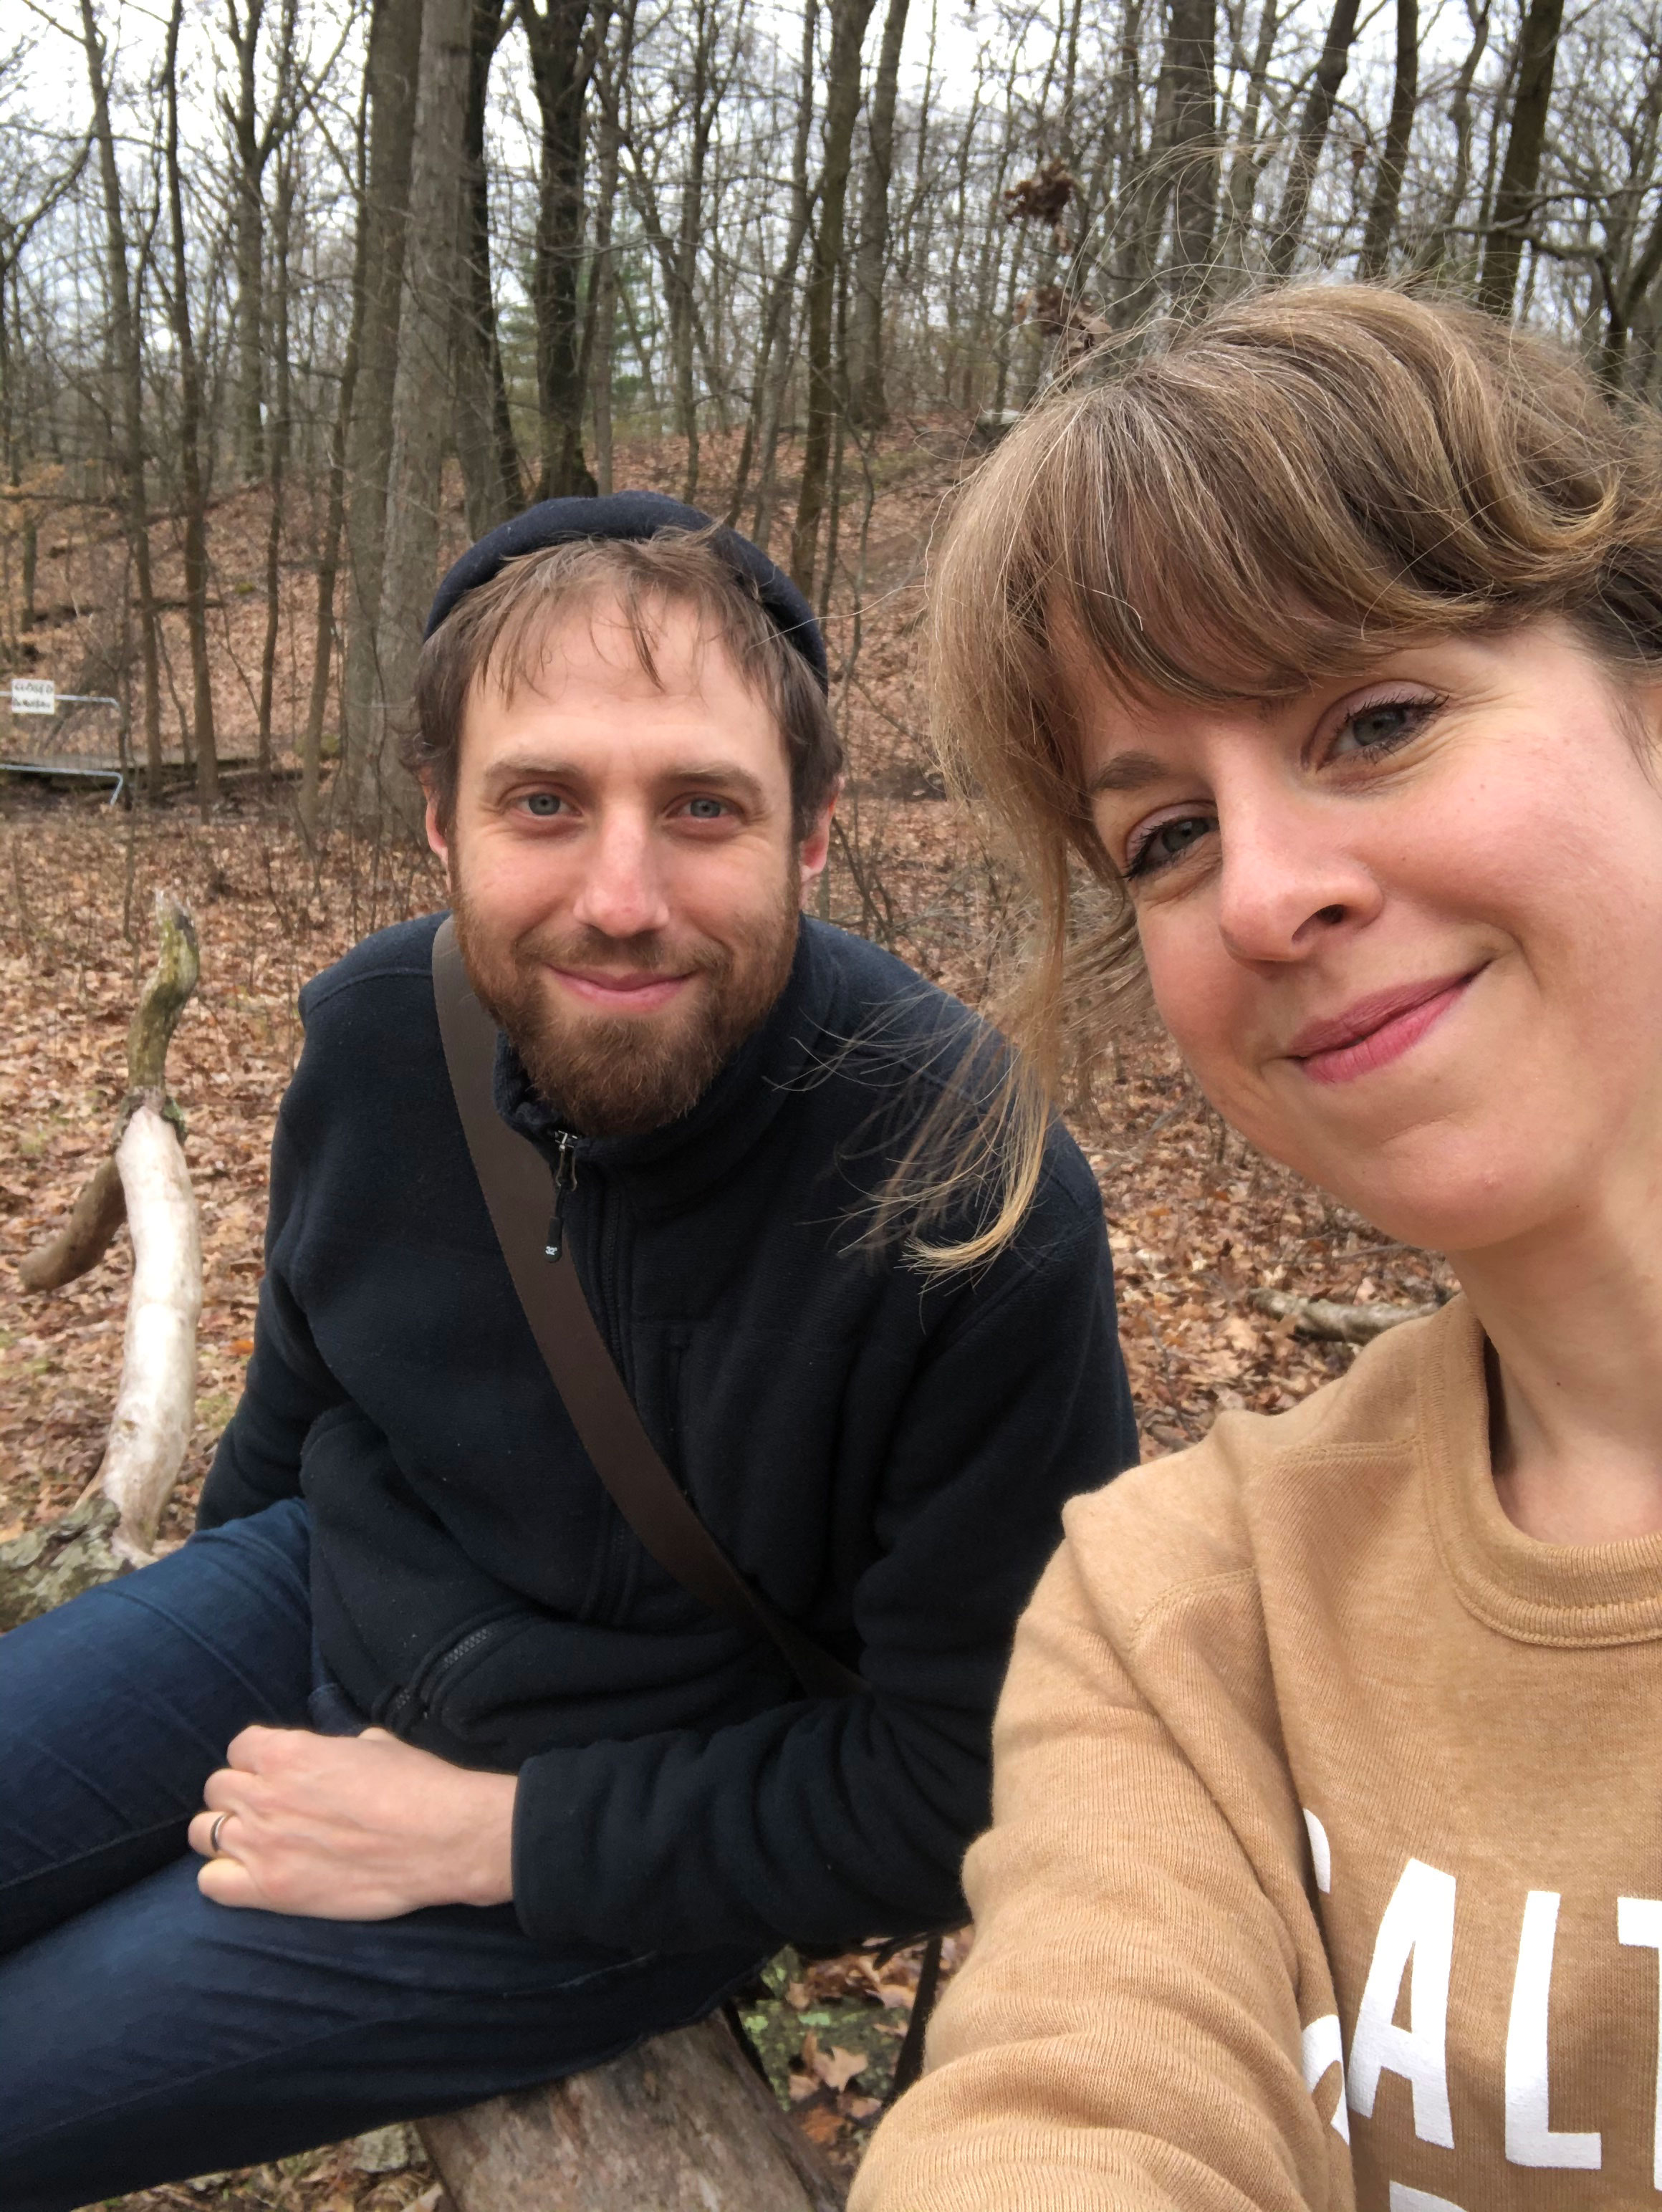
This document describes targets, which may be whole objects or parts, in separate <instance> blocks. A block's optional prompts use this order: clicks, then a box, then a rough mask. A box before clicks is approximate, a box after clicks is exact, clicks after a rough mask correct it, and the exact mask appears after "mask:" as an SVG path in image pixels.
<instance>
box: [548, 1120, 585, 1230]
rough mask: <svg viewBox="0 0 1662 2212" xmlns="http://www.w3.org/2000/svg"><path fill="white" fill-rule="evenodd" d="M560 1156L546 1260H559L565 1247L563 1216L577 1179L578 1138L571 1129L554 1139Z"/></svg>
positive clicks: (563, 1131) (555, 1168)
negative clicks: (567, 1199) (570, 1192)
mask: <svg viewBox="0 0 1662 2212" xmlns="http://www.w3.org/2000/svg"><path fill="white" fill-rule="evenodd" d="M554 1141H555V1143H556V1144H557V1146H559V1152H560V1157H559V1158H558V1159H557V1161H556V1162H555V1164H554V1210H553V1212H551V1214H550V1215H549V1217H548V1235H547V1237H546V1239H545V1242H544V1244H543V1257H544V1259H545V1260H557V1259H558V1258H559V1256H560V1255H561V1253H562V1252H563V1250H564V1249H565V1225H564V1223H563V1220H562V1219H561V1216H562V1215H563V1213H564V1212H565V1200H566V1193H567V1192H568V1191H569V1189H570V1188H571V1186H572V1185H573V1183H575V1182H576V1180H577V1139H575V1137H574V1136H573V1135H572V1133H571V1132H570V1130H569V1129H562V1130H561V1131H560V1133H559V1134H558V1135H557V1137H556V1138H555V1139H554Z"/></svg>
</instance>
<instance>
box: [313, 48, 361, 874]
mask: <svg viewBox="0 0 1662 2212" xmlns="http://www.w3.org/2000/svg"><path fill="white" fill-rule="evenodd" d="M368 107H369V81H368V71H367V70H366V72H365V74H364V81H363V88H362V94H361V96H360V98H359V102H358V123H357V147H356V169H355V179H356V185H357V196H358V216H357V223H356V232H355V235H354V238H353V241H352V307H351V314H350V319H349V320H348V322H347V325H346V355H345V358H344V361H343V362H342V363H341V372H340V392H339V396H338V399H337V401H336V405H335V420H334V424H333V427H332V429H331V431H330V434H329V504H328V508H327V511H326V515H325V519H324V525H323V544H322V547H321V549H320V552H319V555H318V592H317V619H316V623H315V625H314V631H313V639H312V689H311V696H310V697H309V698H308V699H307V704H306V728H305V731H304V733H303V734H302V736H301V746H300V798H299V808H298V811H299V814H300V826H301V832H302V834H303V836H305V839H306V842H307V847H308V848H310V849H311V850H312V851H313V852H315V851H316V849H317V835H318V787H319V782H320V777H321V773H322V766H323V717H324V713H325V710H326V708H327V706H328V703H329V664H330V661H331V660H332V658H333V651H334V641H335V582H336V577H337V574H338V570H339V567H340V541H341V533H342V530H343V528H344V523H345V519H346V437H347V431H348V428H349V427H350V423H351V420H352V402H353V398H354V397H355V395H356V391H357V381H358V356H359V354H360V353H361V351H362V345H363V303H364V291H365V276H366V273H367V272H366V270H365V267H364V257H365V254H366V252H367V250H368V235H367V234H368V222H367V219H366V216H367V208H368V179H367V176H366V167H367V160H368V124H369V113H368Z"/></svg>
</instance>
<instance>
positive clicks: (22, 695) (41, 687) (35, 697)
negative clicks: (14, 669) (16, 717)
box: [11, 676, 58, 714]
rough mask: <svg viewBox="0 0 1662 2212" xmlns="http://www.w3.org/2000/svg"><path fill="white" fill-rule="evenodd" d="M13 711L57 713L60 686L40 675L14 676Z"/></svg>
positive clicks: (12, 684) (12, 686)
mask: <svg viewBox="0 0 1662 2212" xmlns="http://www.w3.org/2000/svg"><path fill="white" fill-rule="evenodd" d="M11 711H12V713H13V714H56V713H57V712H58V686H57V685H56V684H52V683H49V682H46V680H45V679H43V678H40V677H38V676H14V677H13V678H12V679H11Z"/></svg>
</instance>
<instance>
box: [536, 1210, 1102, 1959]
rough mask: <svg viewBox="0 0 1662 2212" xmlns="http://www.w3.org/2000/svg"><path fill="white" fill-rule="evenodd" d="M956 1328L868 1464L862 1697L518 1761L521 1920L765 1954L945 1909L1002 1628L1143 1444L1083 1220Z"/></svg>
mask: <svg viewBox="0 0 1662 2212" xmlns="http://www.w3.org/2000/svg"><path fill="white" fill-rule="evenodd" d="M1093 1195H1094V1194H1093ZM1002 1265H1003V1263H1001V1266H1002ZM959 1320H960V1324H961V1325H959V1326H957V1327H956V1328H953V1329H952V1330H951V1331H950V1333H949V1335H948V1340H947V1341H946V1342H944V1343H943V1344H942V1345H941V1346H940V1347H939V1348H938V1351H937V1353H936V1356H935V1357H934V1358H933V1359H932V1360H931V1361H930V1362H929V1363H928V1364H927V1365H926V1367H925V1368H924V1369H923V1370H922V1371H921V1372H920V1374H919V1376H918V1377H917V1380H916V1384H915V1387H914V1388H913V1389H912V1390H911V1392H910V1395H909V1398H908V1400H907V1403H906V1407H905V1412H904V1420H903V1421H902V1423H901V1424H900V1425H899V1429H898V1433H896V1435H895V1436H894V1438H893V1441H892V1449H891V1450H890V1452H889V1454H888V1461H887V1464H886V1467H885V1468H883V1470H882V1481H881V1484H880V1516H879V1525H878V1530H877V1534H878V1537H879V1541H880V1547H881V1548H880V1552H879V1554H878V1556H877V1557H876V1558H875V1559H874V1561H873V1563H872V1564H871V1565H870V1566H869V1567H868V1569H867V1570H866V1571H865V1573H864V1574H863V1575H862V1576H861V1577H860V1579H859V1580H858V1582H857V1583H856V1585H855V1594H854V1609H855V1626H856V1629H857V1631H858V1634H859V1638H860V1644H861V1652H860V1658H859V1665H860V1669H861V1674H862V1676H863V1678H864V1679H865V1680H866V1681H867V1682H868V1684H869V1685H870V1688H869V1691H868V1692H867V1693H864V1694H856V1695H854V1696H851V1697H847V1698H836V1699H801V1700H798V1701H796V1702H794V1703H790V1704H786V1705H779V1706H776V1707H774V1708H772V1709H771V1710H770V1711H765V1712H763V1713H761V1714H759V1715H758V1716H756V1717H753V1718H752V1719H750V1720H747V1721H745V1722H742V1723H737V1724H735V1725H733V1726H729V1727H726V1728H722V1729H717V1730H715V1731H714V1732H711V1733H709V1734H706V1735H696V1734H693V1733H691V1732H676V1733H666V1734H661V1735H654V1736H648V1737H645V1738H642V1739H640V1740H637V1741H629V1742H620V1741H608V1742H601V1743H596V1744H593V1745H589V1746H586V1747H581V1748H576V1749H559V1750H555V1751H550V1752H547V1753H543V1754H541V1755H540V1756H539V1757H537V1758H534V1759H532V1760H530V1761H529V1763H528V1764H527V1765H526V1766H525V1767H524V1769H523V1770H522V1771H521V1785H520V1794H519V1803H518V1809H517V1814H516V1823H515V1826H516V1834H515V1854H514V1897H515V1903H516V1905H517V1908H518V1911H519V1915H520V1918H521V1923H522V1924H523V1925H524V1927H525V1928H526V1929H527V1932H528V1933H529V1934H530V1935H532V1936H533V1937H536V1938H538V1939H539V1940H541V1941H544V1942H549V1943H555V1942H560V1941H563V1940H565V1939H568V1938H572V1937H583V1938H587V1940H589V1941H593V1942H602V1943H617V1944H631V1945H636V1946H649V1947H655V1948H661V1949H667V1950H685V1949H691V1948H703V1947H704V1946H707V1945H712V1944H718V1943H728V1942H733V1943H753V1944H755V1946H756V1947H757V1948H758V1951H760V1950H763V1949H765V1948H770V1947H776V1946H777V1944H778V1943H780V1942H785V1941H795V1942H809V1943H826V1944H833V1945H835V1944H841V1943H845V1942H859V1941H862V1940H863V1939H864V1938H866V1937H867V1936H872V1935H876V1934H880V1933H885V1932H902V1931H906V1932H910V1931H914V1930H917V1929H923V1928H926V1927H940V1926H953V1925H957V1924H959V1923H961V1922H962V1920H963V1919H964V1917H965V1905H964V1900H963V1894H962V1890H961V1887H960V1869H961V1865H962V1861H963V1854H964V1850H965V1845H966V1844H967V1843H968V1841H969V1839H970V1838H971V1836H973V1835H974V1834H975V1833H976V1832H977V1830H978V1829H979V1828H981V1827H982V1826H984V1824H985V1821H986V1818H987V1811H988V1803H989V1753H990V1740H991V1717H992V1712H993V1709H994V1706H995V1703H996V1700H997V1695H998V1689H999V1685H1000V1683H1001V1680H1002V1677H1003V1673H1004V1669H1005V1667H1006V1665H1007V1663H1008V1655H1009V1647H1010V1639H1011V1637H1012V1635H1013V1633H1014V1624H1015V1621H1016V1620H1017V1618H1018V1617H1019V1615H1020V1610H1021V1607H1022V1606H1023V1605H1024V1604H1025V1603H1026V1600H1027V1598H1028V1596H1029V1595H1030V1594H1031V1592H1032V1587H1033V1584H1034V1583H1035V1582H1036V1581H1037V1580H1038V1575H1039V1573H1040V1571H1041V1570H1042V1568H1043V1565H1044V1561H1045V1559H1046V1558H1047V1557H1048V1556H1049V1554H1050V1551H1051V1550H1052V1549H1053V1547H1054V1546H1055V1543H1056V1541H1057V1539H1058V1537H1059V1534H1060V1528H1061V1521H1060V1516H1061V1509H1062V1504H1063V1503H1064V1502H1065V1501H1066V1499H1067V1498H1068V1497H1070V1496H1071V1495H1073V1494H1075V1493H1076V1492H1079V1491H1081V1490H1082V1489H1086V1488H1094V1487H1095V1486H1098V1485H1099V1484H1101V1483H1102V1482H1104V1481H1105V1480H1107V1478H1108V1477H1109V1476H1110V1475H1111V1474H1114V1473H1115V1472H1116V1471H1117V1469H1118V1468H1120V1467H1122V1466H1123V1465H1124V1464H1125V1463H1126V1462H1127V1461H1128V1460H1129V1459H1130V1458H1131V1457H1134V1456H1135V1424H1134V1422H1133V1420H1132V1417H1131V1413H1130V1407H1129V1397H1128V1395H1127V1392H1126V1387H1125V1380H1124V1372H1123V1366H1122V1364H1121V1361H1120V1358H1119V1352H1118V1345H1117V1338H1116V1334H1115V1328H1114V1310H1113V1296H1112V1283H1111V1268H1110V1264H1109V1261H1108V1255H1107V1248H1106V1239H1105V1236H1104V1234H1103V1231H1102V1225H1101V1218H1100V1214H1099V1212H1095V1210H1094V1208H1093V1209H1092V1212H1091V1213H1090V1215H1088V1216H1087V1212H1086V1210H1085V1209H1083V1208H1081V1209H1080V1210H1079V1212H1078V1214H1077V1217H1076V1219H1075V1222H1074V1223H1073V1225H1071V1227H1070V1230H1069V1233H1068V1237H1067V1238H1066V1239H1065V1240H1064V1239H1062V1238H1060V1237H1058V1238H1056V1240H1055V1242H1054V1243H1053V1245H1052V1247H1051V1249H1049V1250H1048V1251H1047V1252H1046V1253H1045V1255H1044V1258H1043V1261H1042V1263H1038V1264H1035V1263H1033V1262H1032V1261H1024V1260H1017V1259H1014V1258H1012V1259H1011V1261H1010V1263H1009V1265H1008V1267H1007V1268H1006V1269H1005V1272H1004V1273H1003V1276H1002V1278H1001V1279H999V1276H998V1270H996V1269H995V1271H994V1273H993V1275H991V1276H989V1277H988V1278H987V1279H986V1280H985V1282H984V1283H983V1285H982V1286H981V1287H980V1292H979V1294H978V1295H976V1296H974V1297H969V1298H967V1299H966V1300H965V1305H964V1309H963V1311H962V1313H961V1315H960V1316H959Z"/></svg>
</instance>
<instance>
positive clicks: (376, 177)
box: [342, 0, 422, 773]
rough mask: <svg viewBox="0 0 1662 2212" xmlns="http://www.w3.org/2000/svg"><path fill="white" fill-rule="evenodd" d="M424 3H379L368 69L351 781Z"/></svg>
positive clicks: (369, 705)
mask: <svg viewBox="0 0 1662 2212" xmlns="http://www.w3.org/2000/svg"><path fill="white" fill-rule="evenodd" d="M421 28H422V0H375V6H374V14H373V15H372V16H371V18H370V24H369V52H368V59H367V62H366V64H365V70H366V74H367V76H368V86H369V155H368V187H367V190H366V191H365V193H364V197H363V203H362V209H361V210H360V214H359V222H360V223H361V224H362V230H363V261H364V289H363V312H362V347H361V349H360V355H359V359H358V362H357V375H356V386H355V396H354V399H353V404H352V409H351V416H350V428H349V430H348V434H347V441H346V478H347V483H348V485H349V486H350V502H349V505H348V507H347V523H346V552H347V565H348V569H349V572H350V574H349V604H348V629H347V634H346V681H345V687H344V689H345V696H344V700H343V702H342V705H343V714H342V720H343V722H344V727H345V734H346V741H347V744H348V747H349V750H350V753H351V754H352V755H354V756H355V757H356V758H355V761H354V762H353V763H351V764H350V769H349V772H350V773H356V769H357V767H358V765H360V764H361V763H362V760H363V759H364V757H365V756H366V755H367V754H368V748H369V743H370V724H371V721H372V720H373V719H374V712H375V708H376V706H377V702H379V700H380V698H381V696H382V683H381V674H380V667H379V666H378V665H377V662H376V658H375V630H376V623H377V622H378V620H379V618H380V587H381V570H382V567H383V563H384V561H385V556H386V547H387V535H386V533H387V468H388V465H389V464H390V462H391V459H392V453H393V382H394V379H395V378H396V376H397V374H398V360H399V309H400V307H401V304H402V301H403V297H404V253H405V240H406V239H407V238H408V236H409V220H410V167H411V149H412V146H413V144H414V138H415V128H416V71H417V58H418V56H419V53H420V51H421Z"/></svg>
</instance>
